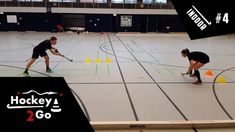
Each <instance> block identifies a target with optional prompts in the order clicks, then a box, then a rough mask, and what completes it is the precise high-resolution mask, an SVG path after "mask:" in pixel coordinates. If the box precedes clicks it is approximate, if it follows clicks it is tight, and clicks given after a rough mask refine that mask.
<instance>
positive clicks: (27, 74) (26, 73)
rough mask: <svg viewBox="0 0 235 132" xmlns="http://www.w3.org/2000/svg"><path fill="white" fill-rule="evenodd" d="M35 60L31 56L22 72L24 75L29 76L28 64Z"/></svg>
mask: <svg viewBox="0 0 235 132" xmlns="http://www.w3.org/2000/svg"><path fill="white" fill-rule="evenodd" d="M35 60H36V59H35V58H31V59H30V61H29V62H28V64H27V65H26V68H25V71H24V73H23V74H24V75H25V76H29V73H28V70H29V68H30V66H31V65H32V64H33V63H34V62H35Z"/></svg>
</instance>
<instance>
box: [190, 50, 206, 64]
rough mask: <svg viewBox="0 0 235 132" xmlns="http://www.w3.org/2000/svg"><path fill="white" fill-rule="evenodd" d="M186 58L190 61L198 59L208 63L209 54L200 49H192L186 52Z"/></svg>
mask: <svg viewBox="0 0 235 132" xmlns="http://www.w3.org/2000/svg"><path fill="white" fill-rule="evenodd" d="M188 60H189V61H191V60H193V61H198V62H202V63H208V62H209V56H208V55H207V54H205V53H203V52H200V51H193V52H190V53H189V54H188Z"/></svg>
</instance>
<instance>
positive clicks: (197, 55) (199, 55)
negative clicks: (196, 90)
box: [181, 49, 210, 84]
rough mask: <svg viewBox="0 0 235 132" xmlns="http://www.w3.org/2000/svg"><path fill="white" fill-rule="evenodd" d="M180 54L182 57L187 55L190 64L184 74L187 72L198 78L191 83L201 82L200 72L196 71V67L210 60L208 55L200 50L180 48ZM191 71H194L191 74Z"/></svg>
mask: <svg viewBox="0 0 235 132" xmlns="http://www.w3.org/2000/svg"><path fill="white" fill-rule="evenodd" d="M181 55H182V56H183V57H184V58H185V57H188V60H189V64H190V65H189V68H188V71H187V73H185V74H189V75H190V76H196V77H197V78H198V80H197V81H196V82H194V83H193V84H202V80H201V77H200V72H199V71H198V69H199V68H200V67H202V66H204V65H205V64H206V63H209V62H210V59H209V56H208V55H207V54H205V53H203V52H200V51H193V52H190V51H189V50H188V49H184V50H182V51H181ZM192 71H194V74H193V75H192Z"/></svg>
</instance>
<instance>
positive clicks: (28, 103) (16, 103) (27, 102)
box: [7, 90, 63, 122]
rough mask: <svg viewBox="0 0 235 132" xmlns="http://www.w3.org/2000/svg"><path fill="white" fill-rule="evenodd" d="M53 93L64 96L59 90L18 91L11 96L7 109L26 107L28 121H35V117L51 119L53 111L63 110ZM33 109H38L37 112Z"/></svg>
mask: <svg viewBox="0 0 235 132" xmlns="http://www.w3.org/2000/svg"><path fill="white" fill-rule="evenodd" d="M52 95H59V96H63V94H62V93H61V94H59V93H57V92H44V93H38V92H37V91H35V90H29V91H28V92H22V93H20V92H17V94H16V96H11V97H10V103H9V104H7V109H15V110H17V109H26V110H27V113H28V117H27V118H26V121H28V122H32V121H34V120H35V118H36V119H51V117H52V114H53V113H58V112H61V108H60V106H59V102H58V99H57V98H55V97H54V96H52ZM43 96H44V97H43ZM50 96H51V97H50ZM49 107H51V108H49ZM45 108H46V109H45ZM48 108H49V110H48ZM32 109H36V112H34V111H33V110H32ZM48 111H49V112H48Z"/></svg>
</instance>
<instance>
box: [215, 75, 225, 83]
mask: <svg viewBox="0 0 235 132" xmlns="http://www.w3.org/2000/svg"><path fill="white" fill-rule="evenodd" d="M215 82H217V83H226V80H225V79H224V77H223V76H219V77H217V78H216V80H215Z"/></svg>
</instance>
